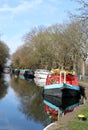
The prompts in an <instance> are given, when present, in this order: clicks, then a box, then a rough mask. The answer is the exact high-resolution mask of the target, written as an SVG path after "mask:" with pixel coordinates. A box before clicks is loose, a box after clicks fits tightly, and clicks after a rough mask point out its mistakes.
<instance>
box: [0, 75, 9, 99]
mask: <svg viewBox="0 0 88 130" xmlns="http://www.w3.org/2000/svg"><path fill="white" fill-rule="evenodd" d="M7 88H8V85H7V84H6V82H5V80H4V77H3V75H0V99H2V98H3V97H5V95H6V94H7Z"/></svg>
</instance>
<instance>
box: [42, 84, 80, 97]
mask: <svg viewBox="0 0 88 130" xmlns="http://www.w3.org/2000/svg"><path fill="white" fill-rule="evenodd" d="M45 94H46V95H51V96H57V97H60V98H61V97H73V96H79V94H80V87H79V86H73V85H70V84H64V83H60V84H51V85H45V86H44V90H43V95H45Z"/></svg>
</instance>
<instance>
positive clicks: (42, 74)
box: [34, 69, 50, 79]
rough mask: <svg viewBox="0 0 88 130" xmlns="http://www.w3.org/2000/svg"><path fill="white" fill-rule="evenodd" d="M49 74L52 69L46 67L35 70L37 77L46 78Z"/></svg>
mask: <svg viewBox="0 0 88 130" xmlns="http://www.w3.org/2000/svg"><path fill="white" fill-rule="evenodd" d="M49 74H50V71H49V70H46V69H37V70H35V72H34V76H35V78H41V79H43V78H44V79H46V78H47V76H48V75H49Z"/></svg>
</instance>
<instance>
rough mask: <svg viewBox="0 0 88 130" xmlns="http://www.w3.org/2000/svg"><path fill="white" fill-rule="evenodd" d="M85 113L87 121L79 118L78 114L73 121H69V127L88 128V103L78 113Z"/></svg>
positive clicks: (83, 129) (73, 128)
mask: <svg viewBox="0 0 88 130" xmlns="http://www.w3.org/2000/svg"><path fill="white" fill-rule="evenodd" d="M78 114H83V115H85V117H86V118H87V120H86V121H82V120H79V119H78V117H77V116H78V115H76V118H75V119H74V120H72V121H69V123H68V127H69V129H70V130H87V129H88V105H87V104H86V105H85V106H84V108H83V109H82V110H81V111H80V112H79V113H78Z"/></svg>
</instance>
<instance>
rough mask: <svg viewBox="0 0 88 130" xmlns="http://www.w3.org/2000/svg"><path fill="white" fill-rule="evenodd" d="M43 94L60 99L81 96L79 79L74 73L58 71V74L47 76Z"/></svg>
mask: <svg viewBox="0 0 88 130" xmlns="http://www.w3.org/2000/svg"><path fill="white" fill-rule="evenodd" d="M43 94H46V95H51V96H58V97H73V96H77V95H78V96H79V94H80V86H79V83H78V77H77V76H76V75H75V74H74V72H69V71H65V70H61V71H58V73H56V72H55V73H52V74H50V75H48V76H47V79H46V85H45V86H44V90H43Z"/></svg>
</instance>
